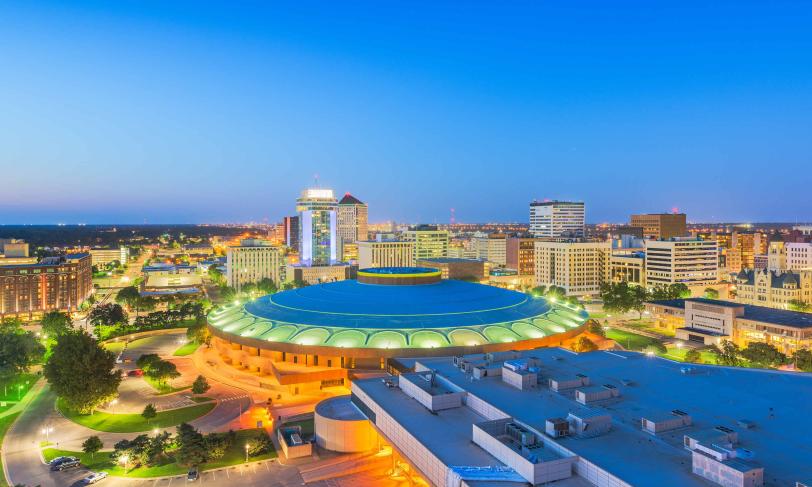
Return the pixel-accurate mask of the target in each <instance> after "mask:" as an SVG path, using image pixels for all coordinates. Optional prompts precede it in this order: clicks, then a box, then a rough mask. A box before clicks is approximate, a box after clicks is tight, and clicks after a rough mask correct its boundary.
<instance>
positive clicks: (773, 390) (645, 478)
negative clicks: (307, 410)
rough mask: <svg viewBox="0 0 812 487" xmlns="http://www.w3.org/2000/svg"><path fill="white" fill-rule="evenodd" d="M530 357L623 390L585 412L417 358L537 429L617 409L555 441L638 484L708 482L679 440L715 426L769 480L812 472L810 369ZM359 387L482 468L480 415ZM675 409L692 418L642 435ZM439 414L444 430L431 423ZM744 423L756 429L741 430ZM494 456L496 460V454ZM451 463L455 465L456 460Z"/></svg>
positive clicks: (552, 352)
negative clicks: (474, 428)
mask: <svg viewBox="0 0 812 487" xmlns="http://www.w3.org/2000/svg"><path fill="white" fill-rule="evenodd" d="M531 355H532V356H534V357H537V358H539V359H540V361H541V365H540V370H541V372H540V375H541V376H542V377H543V378H548V377H550V376H565V375H573V374H576V373H582V374H585V375H587V376H589V378H590V380H591V382H592V384H599V385H600V384H610V385H613V386H615V387H617V388H618V389H620V391H621V396H620V398H619V399H617V400H613V401H611V402H608V403H604V404H602V405H599V406H595V405H591V406H590V408H588V409H587V408H585V407H583V406H581V405H580V404H578V403H576V402H575V401H574V400H573V398H572V397H571V395H567V394H559V393H554V392H552V391H550V390H549V389H547V388H546V387H543V386H541V385H540V386H539V388H537V389H530V390H519V389H516V388H514V387H512V386H510V385H508V384H506V383H504V382H503V381H502V379H501V377H498V376H497V377H485V378H483V379H480V380H471V376H470V375H468V374H465V373H464V372H463V371H462V370H460V369H459V368H458V367H456V366H454V364H453V360H452V358H451V357H443V358H422V359H418V360H417V362H418V363H419V364H420V365H421V366H423V367H426V368H428V369H431V370H436V371H437V374H438V375H439V376H441V377H444V378H446V379H447V380H449V381H451V382H452V383H453V384H455V385H457V386H458V387H460V388H462V389H465V390H467V391H468V392H469V393H470V394H473V395H475V396H476V397H478V398H479V399H482V400H483V401H485V402H487V403H488V404H490V405H491V406H492V407H494V408H496V409H498V410H500V411H501V412H503V413H505V414H506V415H508V416H510V417H514V418H516V419H517V420H519V421H521V422H522V423H525V424H527V425H529V426H531V427H532V428H534V429H536V430H539V431H543V430H544V426H545V420H546V419H548V418H553V417H562V418H563V417H567V415H568V413H570V412H573V413H582V412H586V411H590V410H596V411H598V412H603V413H606V414H609V415H611V417H612V429H611V430H610V431H609V432H608V433H605V434H603V435H601V436H596V437H592V438H574V437H566V438H563V439H557V440H555V441H556V442H558V443H559V444H560V445H562V446H563V447H564V448H567V449H569V450H570V451H572V452H573V453H575V454H576V455H580V456H582V457H584V458H585V459H587V460H588V461H590V462H592V463H595V464H596V465H598V466H599V467H601V468H604V469H606V470H607V471H609V472H611V473H613V474H614V475H616V476H618V477H619V478H621V479H623V480H624V481H626V482H629V483H630V484H632V485H658V486H662V487H678V486H680V487H682V486H707V485H709V484H708V483H707V481H706V480H704V479H702V478H701V477H699V476H696V475H694V474H692V473H691V457H690V452H689V451H687V450H686V449H685V448H684V446H683V435H685V434H695V433H701V432H703V431H706V430H711V429H713V428H715V427H716V426H725V427H728V428H730V429H732V430H735V431H736V432H737V433H738V437H739V445H740V446H741V448H745V449H747V450H750V451H752V452H754V453H755V456H756V458H757V459H758V460H757V461H758V464H760V465H763V466H764V468H765V483H766V484H767V485H787V486H793V485H795V481H796V480H801V479H808V478H812V463H809V461H808V459H809V458H810V457H812V447H810V446H809V444H808V441H807V439H808V438H809V437H810V435H812V420H810V419H809V418H807V417H806V416H803V415H798V414H797V411H802V410H806V409H808V405H809V402H810V401H812V374H803V373H792V372H779V371H768V370H758V369H746V368H730V367H719V366H709V365H692V366H691V369H690V373H685V367H686V366H685V364H682V363H678V362H672V361H670V360H666V359H662V358H658V357H647V356H645V355H643V354H639V353H634V352H605V351H601V352H591V353H582V354H575V353H572V352H569V351H567V350H563V349H557V348H545V349H537V350H532V351H527V352H523V353H522V356H523V357H530V356H531ZM472 357H474V358H479V357H481V355H476V356H472ZM356 383H357V384H359V385H360V386H361V387H362V388H363V390H364V391H365V392H367V393H368V394H370V396H371V397H372V399H373V400H375V401H376V402H378V404H380V405H381V406H382V407H384V408H385V409H386V410H387V412H388V413H390V414H392V415H393V416H394V417H395V418H396V419H397V420H398V421H399V422H401V423H402V424H404V425H405V426H406V427H407V429H408V430H409V432H410V433H412V434H413V435H414V436H415V437H416V438H417V439H418V441H420V442H421V443H423V444H424V445H426V446H428V447H430V448H431V450H432V451H433V452H435V454H437V455H438V456H440V457H441V458H444V457H448V456H451V455H458V454H463V455H470V456H471V458H472V459H476V461H477V464H479V462H480V461H481V460H480V459H479V458H478V457H477V456H476V455H477V454H478V453H480V452H479V451H478V448H477V447H476V446H475V445H473V444H472V443H471V441H470V439H471V438H470V435H471V433H470V431H471V424H473V423H475V422H477V421H478V416H477V415H476V414H474V413H473V412H472V411H471V410H470V409H468V408H467V407H462V408H455V409H449V410H445V411H441V412H440V416H433V415H432V414H431V413H430V412H428V411H427V410H426V409H425V408H422V407H420V406H419V405H418V404H417V403H416V401H411V400H408V398H406V396H405V395H404V394H403V393H401V392H399V391H397V390H392V389H387V388H386V387H385V386H384V385H383V384H380V381H378V383H377V384H375V383H373V382H368V381H358V382H356ZM627 384H628V385H627ZM674 409H679V410H682V411H686V412H687V413H688V414H690V415H691V417H692V420H693V424H692V425H691V426H688V427H685V428H681V429H677V430H673V431H667V432H665V433H659V434H657V435H650V434H648V433H644V432H642V431H641V428H640V418H641V417H648V416H649V415H660V414H661V412H662V411H671V410H674ZM472 415H473V416H472ZM438 419H440V420H442V426H440V425H439V424H435V423H437V422H438ZM743 419H746V420H749V421H751V422H752V423H753V424H754V425H755V427H753V428H749V429H748V428H741V427H739V426H738V425H739V421H740V420H743ZM460 423H462V424H460ZM446 424H448V425H453V430H454V432H453V434H451V433H447V431H448V430H447V427H446V426H445V425H446ZM547 440H550V439H549V438H547ZM454 460H457V459H456V458H454ZM444 461H446V460H445V458H444ZM490 462H491V464H496V463H498V462H497V461H496V460H495V459H493V458H491V460H490ZM446 464H447V465H459V463H455V462H453V461H446Z"/></svg>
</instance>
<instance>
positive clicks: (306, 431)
mask: <svg viewBox="0 0 812 487" xmlns="http://www.w3.org/2000/svg"><path fill="white" fill-rule="evenodd" d="M283 426H301V427H302V436H305V437H307V436H313V434H314V433H315V424H314V421H313V420H312V419H307V420H304V421H291V422H290V423H285V424H284V425H283Z"/></svg>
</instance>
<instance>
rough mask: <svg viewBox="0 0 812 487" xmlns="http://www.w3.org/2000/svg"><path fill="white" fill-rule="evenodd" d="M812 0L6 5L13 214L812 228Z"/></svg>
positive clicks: (0, 82) (59, 218) (4, 60)
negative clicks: (566, 213) (576, 203)
mask: <svg viewBox="0 0 812 487" xmlns="http://www.w3.org/2000/svg"><path fill="white" fill-rule="evenodd" d="M810 25H812V2H808V1H770V2H764V1H729V2H727V1H676V0H675V1H672V2H666V1H658V2H651V1H639V2H631V1H622V0H621V1H613V2H607V1H605V0H600V1H586V0H584V1H563V0H562V1H542V0H534V1H527V2H519V1H504V2H494V1H482V2H478V1H466V2H462V1H460V2H444V1H437V0H435V1H425V2H423V1H402V2H399V1H385V2H381V1H370V2H360V1H359V2H353V1H350V2H335V1H330V2H308V1H303V0H298V1H293V2H282V1H261V2H260V1H258V2H239V1H228V2H206V1H202V0H197V1H189V2H184V1H163V0H162V1H147V0H132V1H130V0H117V1H115V2H109V1H106V0H105V1H81V0H71V1H47V0H39V1H36V2H32V1H30V0H19V1H18V0H6V1H4V2H2V3H0V224H2V223H6V224H12V223H18V224H19V223H32V224H34V223H57V222H64V223H145V222H146V223H200V222H210V223H222V222H247V221H257V222H262V221H268V222H275V221H278V220H280V219H281V218H282V217H283V216H285V215H289V214H293V212H294V205H295V198H296V197H297V195H298V193H299V192H300V191H301V190H302V189H303V188H305V187H308V186H311V185H313V184H314V182H315V180H316V178H318V183H319V184H320V185H321V186H324V187H330V188H333V189H334V190H335V191H336V192H337V193H338V194H339V195H341V194H344V193H345V192H351V193H352V194H353V195H355V196H356V197H358V198H359V199H361V200H363V201H364V202H366V203H368V204H369V212H370V220H371V221H384V220H395V221H399V222H425V223H444V222H448V221H449V217H450V213H451V209H452V208H454V210H455V213H456V220H457V221H459V222H493V221H519V222H524V221H527V219H528V203H529V202H530V201H531V200H534V199H574V200H582V201H585V202H586V207H587V221H589V222H593V223H598V222H622V221H625V220H627V218H628V215H629V214H631V213H636V212H638V213H639V212H662V211H669V210H671V209H672V208H678V209H679V210H680V211H684V212H686V213H687V214H688V218H689V221H696V222H730V221H736V222H747V221H759V222H764V221H786V222H796V221H799V222H800V221H810V220H812V197H810V193H812V136H811V135H812V29H811V28H810V27H809V26H810Z"/></svg>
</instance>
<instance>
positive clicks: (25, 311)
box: [0, 254, 93, 319]
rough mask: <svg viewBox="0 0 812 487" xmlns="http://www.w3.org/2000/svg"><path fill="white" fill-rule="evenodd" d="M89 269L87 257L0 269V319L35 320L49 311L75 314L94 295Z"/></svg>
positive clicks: (91, 271)
mask: <svg viewBox="0 0 812 487" xmlns="http://www.w3.org/2000/svg"><path fill="white" fill-rule="evenodd" d="M92 267H93V265H92V263H91V257H90V254H73V255H67V256H63V257H46V258H44V259H42V260H41V261H40V262H39V263H36V264H23V265H10V266H2V267H0V318H6V317H17V318H21V319H35V318H38V317H40V316H42V314H44V313H47V312H49V311H64V312H67V313H72V312H75V311H77V310H78V309H79V306H81V304H82V303H83V302H84V301H85V300H86V299H87V298H88V297H90V295H91V294H93V270H92Z"/></svg>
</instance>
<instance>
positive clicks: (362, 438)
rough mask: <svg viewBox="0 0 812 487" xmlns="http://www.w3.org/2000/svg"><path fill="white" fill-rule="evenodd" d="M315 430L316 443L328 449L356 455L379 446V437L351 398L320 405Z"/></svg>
mask: <svg viewBox="0 0 812 487" xmlns="http://www.w3.org/2000/svg"><path fill="white" fill-rule="evenodd" d="M314 427H315V432H316V444H318V445H319V446H320V447H321V448H324V449H325V450H330V451H335V452H343V453H353V452H363V451H368V450H372V449H373V448H375V446H376V445H377V441H378V434H377V433H376V432H375V430H374V429H373V428H372V424H370V422H369V420H368V419H367V418H366V416H364V415H363V413H361V411H360V410H359V409H358V408H357V407H356V406H355V404H353V403H352V402H351V401H350V396H338V397H332V398H330V399H325V400H324V401H322V402H320V403H318V404H317V405H316V412H315V422H314Z"/></svg>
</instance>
